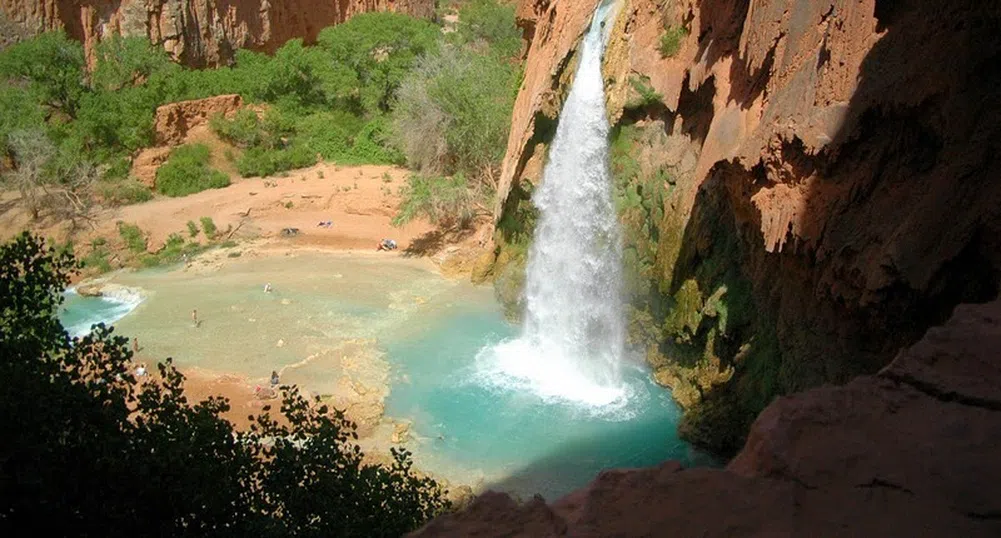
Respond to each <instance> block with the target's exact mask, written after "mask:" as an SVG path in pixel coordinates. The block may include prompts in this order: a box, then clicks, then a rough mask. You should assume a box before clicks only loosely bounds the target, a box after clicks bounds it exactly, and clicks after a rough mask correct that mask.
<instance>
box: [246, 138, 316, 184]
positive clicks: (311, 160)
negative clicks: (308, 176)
mask: <svg viewBox="0 0 1001 538" xmlns="http://www.w3.org/2000/svg"><path fill="white" fill-rule="evenodd" d="M314 164H316V153H314V152H311V151H310V150H309V148H308V147H305V146H301V145H296V146H292V147H290V148H288V149H265V148H250V149H248V150H247V151H245V152H243V155H241V156H240V158H239V159H238V160H237V161H236V169H237V170H238V171H239V172H240V175H241V176H243V177H255V176H270V175H272V174H274V173H276V172H281V171H284V170H294V169H296V168H305V167H307V166H313V165H314Z"/></svg>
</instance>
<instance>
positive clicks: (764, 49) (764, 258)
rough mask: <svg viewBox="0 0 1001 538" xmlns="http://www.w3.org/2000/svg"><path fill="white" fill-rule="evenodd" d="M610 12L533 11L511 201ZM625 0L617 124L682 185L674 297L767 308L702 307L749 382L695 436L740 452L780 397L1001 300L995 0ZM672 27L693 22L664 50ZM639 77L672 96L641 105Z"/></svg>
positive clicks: (731, 389)
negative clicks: (587, 45) (592, 23)
mask: <svg viewBox="0 0 1001 538" xmlns="http://www.w3.org/2000/svg"><path fill="white" fill-rule="evenodd" d="M594 4H595V2H593V1H588V2H575V3H572V5H571V3H567V2H551V1H546V0H525V1H523V2H522V5H521V7H520V9H519V14H520V16H521V18H522V23H521V24H522V26H523V27H524V28H526V29H527V30H530V31H529V32H526V35H528V36H530V37H531V39H532V43H531V46H530V49H529V53H528V58H527V69H526V72H527V75H526V81H525V84H524V85H523V86H522V89H521V93H520V95H519V97H518V101H517V108H516V110H515V115H514V123H513V127H512V132H511V137H510V140H509V145H508V151H507V154H506V157H505V160H504V166H503V174H502V177H501V181H500V189H499V190H500V196H499V199H498V207H503V204H504V203H505V202H507V201H508V193H509V192H510V189H511V187H512V185H517V184H518V183H519V182H520V181H521V180H522V179H530V180H533V181H534V180H537V179H538V178H537V177H533V174H535V175H537V173H538V170H539V167H538V166H537V164H536V163H535V162H534V161H537V160H539V159H537V158H536V157H537V156H538V155H541V154H542V153H543V151H544V149H545V143H546V142H547V141H548V139H547V132H548V133H551V129H548V128H547V127H546V126H547V125H548V123H547V122H551V120H553V119H554V118H555V117H556V115H555V113H554V112H555V110H558V106H554V105H553V103H554V102H555V103H556V104H557V105H558V100H559V96H560V95H561V92H562V91H563V90H564V89H565V87H566V84H567V76H566V72H567V71H569V70H568V69H566V66H567V64H568V63H570V62H571V59H572V53H573V50H574V48H575V46H576V43H577V39H578V37H579V36H580V34H581V32H582V31H583V29H584V26H585V24H586V21H587V20H588V17H589V16H590V14H591V12H592V11H593V8H594ZM620 4H621V6H622V9H621V14H620V16H619V17H618V20H617V22H616V26H615V30H614V32H613V36H612V40H611V42H610V44H609V46H608V49H607V51H606V58H605V75H606V83H607V87H608V103H609V108H610V110H609V114H610V116H611V117H612V119H613V120H614V121H615V122H617V123H618V124H619V125H630V126H632V127H635V128H636V129H637V130H638V131H639V132H640V133H642V148H640V149H638V150H637V152H642V157H643V158H642V159H641V160H642V161H643V162H642V164H643V165H644V166H645V167H647V168H649V169H650V171H651V172H652V171H655V170H661V169H662V170H664V171H666V172H667V173H668V175H670V176H671V178H672V179H671V184H670V185H669V186H665V192H666V194H665V196H664V198H665V199H664V203H663V208H662V209H663V213H664V217H663V220H662V221H660V222H658V223H655V224H657V225H659V239H658V245H657V248H656V250H657V253H656V262H655V272H656V275H655V279H656V280H657V284H658V285H659V286H660V290H661V293H663V295H664V297H663V299H661V300H660V301H661V303H662V304H672V301H675V300H676V299H675V298H676V297H677V295H676V294H677V293H681V291H683V290H682V288H683V285H685V284H688V283H694V289H696V290H697V292H698V297H699V300H698V301H697V303H698V304H699V305H701V304H702V303H703V299H702V298H707V297H709V296H710V295H713V294H714V292H715V293H723V294H724V295H723V296H724V298H725V299H727V300H729V299H733V300H736V294H735V290H738V289H747V290H749V291H748V295H749V298H748V299H746V301H748V302H749V304H746V305H731V306H741V307H742V308H741V310H743V311H745V312H753V313H754V315H753V316H752V315H747V316H746V319H745V320H744V321H739V320H737V319H736V316H734V315H733V313H734V312H736V311H737V310H738V309H737V308H731V309H730V312H731V316H730V319H729V320H728V321H729V325H728V326H727V327H723V326H720V325H718V324H719V321H718V318H717V317H716V316H717V314H716V312H715V311H708V310H707V309H708V308H709V307H708V303H705V304H706V305H707V306H706V308H705V309H702V310H701V311H698V312H695V314H697V319H702V320H703V323H702V326H700V327H698V328H697V331H698V333H697V334H695V335H694V337H693V338H694V339H695V340H698V339H702V340H701V342H702V343H707V340H709V339H713V338H715V341H714V342H712V343H713V344H714V348H713V349H714V350H715V351H714V352H715V354H716V355H718V358H719V359H720V360H721V362H720V368H733V369H734V370H735V374H734V375H733V377H732V379H729V378H726V376H721V377H722V378H724V379H729V381H728V382H724V383H721V384H719V385H718V386H717V385H713V384H712V383H710V384H708V385H702V386H700V387H699V389H698V390H696V393H695V395H694V396H693V397H691V399H690V400H691V401H692V402H694V403H693V404H692V405H693V408H692V410H691V412H690V413H688V415H687V416H686V419H685V420H686V421H685V423H684V424H683V433H685V434H686V435H687V436H688V437H689V438H690V439H694V440H696V441H698V442H700V443H702V444H704V445H706V446H709V447H711V448H713V449H716V450H719V451H722V452H732V451H735V450H737V449H738V448H739V447H740V446H741V444H742V441H743V432H744V431H746V428H747V425H749V424H750V421H751V420H752V419H753V417H754V416H755V415H756V414H757V412H758V411H760V409H761V408H762V407H763V406H764V405H765V404H767V403H768V401H770V399H771V398H772V397H773V396H774V395H776V394H787V393H790V392H793V391H796V390H802V389H804V388H808V387H813V386H817V385H820V384H822V383H825V382H837V383H845V382H848V381H849V380H851V379H852V378H853V377H855V376H857V375H859V374H863V373H873V372H875V371H877V370H878V369H879V368H881V367H882V366H884V365H886V364H887V363H888V362H889V361H890V359H892V357H893V356H894V355H895V354H896V353H897V352H898V351H899V350H900V349H901V348H902V347H903V346H906V345H909V344H911V343H913V342H914V341H915V340H916V339H917V338H918V337H919V336H920V335H921V334H922V333H923V331H924V330H926V329H927V328H928V327H930V326H932V325H935V324H937V323H941V322H943V321H944V320H945V319H946V318H947V317H948V315H949V314H950V312H951V311H952V308H953V307H954V306H955V305H956V304H958V303H961V302H979V301H986V300H990V299H992V298H993V297H995V296H996V295H997V291H998V289H997V287H998V281H999V274H1001V214H999V211H998V208H999V207H1001V161H998V159H997V158H996V156H995V155H996V153H997V152H996V150H995V149H994V146H996V145H997V142H996V141H997V140H999V139H1001V115H999V114H997V112H996V111H995V108H996V103H997V102H1001V100H999V98H1001V84H999V82H1001V79H999V76H1001V75H999V73H1001V38H999V35H1001V6H999V5H998V4H997V3H996V2H980V1H975V0H961V1H948V0H932V1H928V2H913V3H900V2H892V1H890V0H822V1H815V0H669V1H666V2H665V1H662V0H620ZM665 28H684V29H685V33H684V36H683V37H682V39H681V43H680V46H679V47H678V49H677V51H672V52H671V53H670V54H667V55H665V54H662V53H661V52H660V51H659V50H658V48H659V46H660V43H661V42H660V39H661V36H663V35H664V33H665ZM637 81H640V82H641V83H642V84H644V85H647V86H649V88H650V89H651V90H652V91H653V92H655V94H657V96H658V98H659V99H658V102H656V103H647V104H644V105H641V106H636V105H635V97H636V89H635V87H636V82H637ZM630 102H633V104H630ZM540 126H541V127H540ZM548 136H551V134H549V135H548ZM727 293H729V295H726V294H727ZM705 300H706V301H708V299H705ZM699 308H702V307H701V306H699ZM710 325H711V326H712V327H711V328H712V329H713V331H710V332H709V334H708V335H707V334H706V332H707V331H706V328H707V327H708V326H710ZM692 331H693V332H695V331H696V329H692ZM662 351H663V350H662ZM665 354H668V355H669V353H665ZM663 379H666V380H668V381H669V382H673V381H676V378H672V377H671V375H666V374H665V375H664V376H663Z"/></svg>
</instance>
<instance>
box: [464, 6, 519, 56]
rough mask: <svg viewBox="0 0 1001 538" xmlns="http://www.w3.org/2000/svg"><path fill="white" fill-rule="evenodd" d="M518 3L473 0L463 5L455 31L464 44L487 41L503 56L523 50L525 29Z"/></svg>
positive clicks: (513, 54) (492, 48)
mask: <svg viewBox="0 0 1001 538" xmlns="http://www.w3.org/2000/svg"><path fill="white" fill-rule="evenodd" d="M514 12H515V6H514V4H504V3H500V2H498V1H497V0H471V1H469V2H466V3H464V4H463V5H462V7H460V8H459V24H458V28H457V32H456V33H455V34H454V35H456V37H457V38H458V42H459V43H461V44H476V43H478V42H483V43H485V44H487V45H488V46H489V47H490V49H491V50H493V51H494V52H495V53H497V54H499V55H500V56H502V57H505V58H509V57H511V56H515V55H516V54H518V53H519V52H521V30H520V29H519V28H518V26H517V24H516V23H515V16H514Z"/></svg>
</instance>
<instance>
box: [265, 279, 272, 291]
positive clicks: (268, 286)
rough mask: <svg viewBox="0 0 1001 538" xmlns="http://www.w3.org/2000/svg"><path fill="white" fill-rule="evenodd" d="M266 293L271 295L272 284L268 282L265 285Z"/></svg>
mask: <svg viewBox="0 0 1001 538" xmlns="http://www.w3.org/2000/svg"><path fill="white" fill-rule="evenodd" d="M264 293H271V283H270V282H268V283H267V284H265V285H264Z"/></svg>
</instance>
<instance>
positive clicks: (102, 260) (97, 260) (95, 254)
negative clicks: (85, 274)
mask: <svg viewBox="0 0 1001 538" xmlns="http://www.w3.org/2000/svg"><path fill="white" fill-rule="evenodd" d="M110 255H111V254H110V253H109V252H108V249H107V248H105V247H103V246H101V247H95V248H93V249H91V251H90V252H89V253H88V254H87V256H86V257H84V258H83V259H82V260H80V261H81V264H82V265H83V267H86V268H88V269H93V270H94V271H96V272H98V273H107V272H110V271H111V269H112V267H111V262H110V261H108V256H110Z"/></svg>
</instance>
